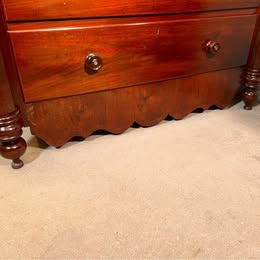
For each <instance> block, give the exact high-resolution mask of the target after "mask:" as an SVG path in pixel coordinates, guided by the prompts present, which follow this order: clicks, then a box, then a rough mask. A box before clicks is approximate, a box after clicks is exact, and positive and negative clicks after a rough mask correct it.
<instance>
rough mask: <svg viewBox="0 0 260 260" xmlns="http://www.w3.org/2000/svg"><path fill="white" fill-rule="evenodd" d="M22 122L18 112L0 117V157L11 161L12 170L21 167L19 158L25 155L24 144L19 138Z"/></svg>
mask: <svg viewBox="0 0 260 260" xmlns="http://www.w3.org/2000/svg"><path fill="white" fill-rule="evenodd" d="M21 128H22V122H21V118H20V112H19V110H16V111H14V112H13V113H9V114H7V115H5V116H1V117H0V152H1V155H2V156H3V157H4V158H6V159H9V160H12V164H11V166H12V168H13V169H19V168H21V167H22V166H23V161H22V160H21V159H20V157H21V156H22V155H23V154H24V153H25V150H26V146H27V145H26V142H25V140H24V139H23V138H22V137H21V135H22V133H23V132H22V129H21Z"/></svg>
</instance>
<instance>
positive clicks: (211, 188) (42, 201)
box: [0, 103, 260, 259]
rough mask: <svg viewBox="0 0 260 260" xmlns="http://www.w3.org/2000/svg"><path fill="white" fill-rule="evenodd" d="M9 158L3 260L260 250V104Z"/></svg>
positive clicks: (234, 254)
mask: <svg viewBox="0 0 260 260" xmlns="http://www.w3.org/2000/svg"><path fill="white" fill-rule="evenodd" d="M24 136H25V138H26V140H27V142H28V150H27V152H26V154H25V155H24V156H23V160H24V162H25V166H24V168H22V169H20V170H12V169H11V168H10V167H9V162H8V161H7V160H4V159H2V158H1V159H0V172H1V174H0V183H1V188H0V258H1V259H33V258H38V259H90V258H91V259H94V258H95V259H100V258H103V259H104V258H106V259H119V258H120V259H137V258H139V259H148V258H157V259H158V258H160V259H170V258H171V259H173V258H198V259H202V258H203V259H206V258H207V259H208V258H215V259H216V258H218V259H220V258H222V259H223V258H225V259H227V258H235V259H238V258H240V259H241V258H243V259H246V258H247V259H249V258H251V259H252V258H254V259H257V258H258V259H260V106H258V107H255V108H254V110H253V111H250V112H249V111H245V110H243V109H242V103H239V104H237V105H235V106H233V107H231V108H229V109H226V110H222V111H221V110H209V111H205V112H204V113H193V114H191V115H189V116H188V117H186V118H185V119H183V120H180V121H175V120H172V121H163V122H161V123H160V124H159V125H157V126H154V127H150V128H142V127H140V128H131V129H129V130H128V131H126V132H125V133H123V134H121V135H117V136H116V135H110V134H108V135H93V136H91V137H89V138H87V139H86V140H84V141H82V142H69V143H67V144H66V145H65V146H63V147H62V148H59V149H56V148H53V147H48V146H46V145H45V144H43V142H41V141H39V140H38V139H36V138H35V137H33V136H31V135H30V133H29V130H28V129H25V131H24Z"/></svg>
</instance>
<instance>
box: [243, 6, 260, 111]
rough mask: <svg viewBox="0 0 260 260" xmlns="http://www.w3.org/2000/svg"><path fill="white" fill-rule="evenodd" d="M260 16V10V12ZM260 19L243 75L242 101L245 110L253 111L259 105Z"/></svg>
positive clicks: (259, 11) (259, 19)
mask: <svg viewBox="0 0 260 260" xmlns="http://www.w3.org/2000/svg"><path fill="white" fill-rule="evenodd" d="M258 13H259V14H260V9H259V10H258ZM259 42H260V18H259V17H258V20H257V23H256V26H255V33H254V38H253V41H252V45H251V49H250V55H249V58H248V62H247V67H246V69H245V71H244V74H243V77H242V78H243V83H244V90H243V91H242V95H241V97H242V99H243V101H244V102H245V106H244V108H245V109H246V110H251V109H252V107H253V106H254V105H256V104H257V88H259V87H260V45H259Z"/></svg>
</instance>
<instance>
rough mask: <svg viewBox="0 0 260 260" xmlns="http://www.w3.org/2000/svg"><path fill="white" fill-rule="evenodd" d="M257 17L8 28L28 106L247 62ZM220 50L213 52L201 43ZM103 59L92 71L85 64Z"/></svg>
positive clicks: (139, 20)
mask: <svg viewBox="0 0 260 260" xmlns="http://www.w3.org/2000/svg"><path fill="white" fill-rule="evenodd" d="M255 21H256V15H241V16H226V17H214V18H205V19H180V20H179V19H178V20H175V19H174V17H171V16H167V17H156V18H145V19H142V18H135V19H131V23H129V22H126V21H125V20H124V19H115V20H113V21H112V22H111V21H110V23H109V24H102V22H100V21H96V24H95V23H94V24H93V23H92V24H91V25H88V23H87V22H86V24H85V21H81V22H78V21H77V22H75V24H73V23H71V25H70V26H69V27H62V22H58V23H57V22H53V23H52V27H51V26H50V24H48V27H47V28H44V27H43V28H34V25H32V27H31V28H30V26H29V25H26V29H24V30H15V26H13V29H12V30H10V31H9V33H10V36H11V40H12V43H13V48H14V53H15V58H16V62H17V66H18V71H19V75H20V82H21V85H22V89H23V93H24V98H25V101H26V102H34V101H39V100H45V99H51V98H57V97H63V96H70V95H76V94H83V93H90V92H95V91H102V90H108V89H115V88H120V87H126V86H134V85H137V84H144V83H149V82H155V81H161V80H166V79H171V78H175V77H183V76H189V75H193V74H198V73H205V72H209V71H215V70H222V69H228V68H233V67H238V66H241V65H245V64H246V61H247V57H248V52H249V48H250V43H251V38H252V35H253V31H254V25H255ZM208 40H213V41H215V42H216V43H219V44H220V46H221V49H220V51H219V53H217V54H216V55H211V54H210V53H208V52H207V50H206V49H205V42H206V41H208ZM90 53H95V54H97V55H99V56H100V57H101V58H102V59H103V63H104V65H103V67H102V68H101V69H100V71H98V72H97V73H96V74H91V75H90V74H88V73H87V72H86V71H85V67H84V65H85V59H86V56H87V55H88V54H90Z"/></svg>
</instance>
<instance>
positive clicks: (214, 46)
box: [205, 40, 221, 55]
mask: <svg viewBox="0 0 260 260" xmlns="http://www.w3.org/2000/svg"><path fill="white" fill-rule="evenodd" d="M205 46H206V51H207V53H209V54H212V55H215V54H217V53H218V52H219V51H220V49H221V46H220V44H219V43H218V42H215V41H211V40H208V41H206V43H205Z"/></svg>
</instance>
